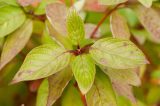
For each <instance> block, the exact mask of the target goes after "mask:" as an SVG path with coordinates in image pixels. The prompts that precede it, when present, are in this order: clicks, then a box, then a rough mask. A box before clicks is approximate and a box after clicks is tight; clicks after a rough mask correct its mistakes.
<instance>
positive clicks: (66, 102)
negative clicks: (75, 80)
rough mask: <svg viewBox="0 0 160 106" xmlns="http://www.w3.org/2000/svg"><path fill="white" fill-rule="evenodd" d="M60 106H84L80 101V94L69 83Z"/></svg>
mask: <svg viewBox="0 0 160 106" xmlns="http://www.w3.org/2000/svg"><path fill="white" fill-rule="evenodd" d="M61 102H62V103H61V106H84V105H83V102H82V100H81V96H80V93H79V92H78V90H77V89H76V88H75V87H74V86H73V84H72V83H69V85H68V86H67V88H66V89H65V91H64V93H63V95H62V97H61Z"/></svg>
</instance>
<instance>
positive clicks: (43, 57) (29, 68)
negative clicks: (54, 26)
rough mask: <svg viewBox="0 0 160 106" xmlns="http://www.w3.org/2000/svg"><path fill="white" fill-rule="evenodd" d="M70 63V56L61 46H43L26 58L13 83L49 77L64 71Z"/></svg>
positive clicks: (35, 49)
mask: <svg viewBox="0 0 160 106" xmlns="http://www.w3.org/2000/svg"><path fill="white" fill-rule="evenodd" d="M69 61H70V54H69V53H67V52H65V49H64V48H62V47H60V46H59V45H53V44H44V45H41V46H39V47H36V48H34V49H33V50H32V51H31V52H30V53H29V54H28V55H27V56H26V58H25V60H24V62H23V64H22V66H21V68H20V70H19V71H18V73H17V74H16V75H15V77H14V79H13V82H12V83H16V82H19V81H26V80H35V79H40V78H44V77H48V76H50V75H52V74H54V73H56V72H58V71H60V70H62V69H64V68H65V67H66V66H67V65H68V64H69Z"/></svg>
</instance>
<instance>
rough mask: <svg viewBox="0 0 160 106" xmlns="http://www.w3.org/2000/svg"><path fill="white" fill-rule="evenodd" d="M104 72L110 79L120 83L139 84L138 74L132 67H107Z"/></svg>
mask: <svg viewBox="0 0 160 106" xmlns="http://www.w3.org/2000/svg"><path fill="white" fill-rule="evenodd" d="M104 72H105V73H106V74H107V75H108V76H109V77H110V79H111V80H112V81H118V82H120V83H125V84H130V85H134V86H139V85H140V84H141V81H140V79H139V77H138V75H137V74H136V72H135V71H134V70H133V69H127V70H118V69H117V70H116V69H107V70H104Z"/></svg>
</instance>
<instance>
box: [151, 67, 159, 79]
mask: <svg viewBox="0 0 160 106" xmlns="http://www.w3.org/2000/svg"><path fill="white" fill-rule="evenodd" d="M151 77H152V78H156V79H160V70H159V69H158V70H155V71H153V72H152V73H151Z"/></svg>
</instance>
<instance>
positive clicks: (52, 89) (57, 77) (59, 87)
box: [47, 67, 72, 106]
mask: <svg viewBox="0 0 160 106" xmlns="http://www.w3.org/2000/svg"><path fill="white" fill-rule="evenodd" d="M71 78H72V71H71V68H70V67H67V68H65V69H63V70H62V71H60V72H58V73H56V74H54V75H52V76H50V77H49V95H48V100H47V106H52V105H53V103H55V102H56V100H57V99H58V98H59V97H60V96H61V95H62V92H63V90H64V88H65V87H66V86H67V84H68V82H69V81H70V80H71Z"/></svg>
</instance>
